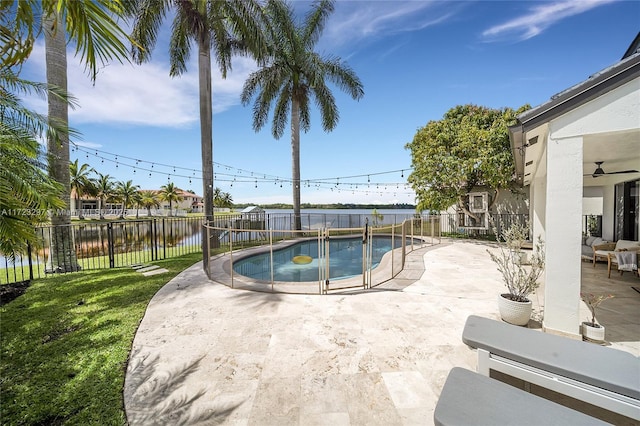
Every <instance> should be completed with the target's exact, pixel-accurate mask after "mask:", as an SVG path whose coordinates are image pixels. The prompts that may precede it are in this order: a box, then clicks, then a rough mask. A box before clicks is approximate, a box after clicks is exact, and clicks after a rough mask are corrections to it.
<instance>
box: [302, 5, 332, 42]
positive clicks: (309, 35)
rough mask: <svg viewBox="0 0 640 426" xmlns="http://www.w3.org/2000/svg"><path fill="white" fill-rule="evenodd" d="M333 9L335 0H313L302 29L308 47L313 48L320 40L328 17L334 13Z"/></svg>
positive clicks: (303, 40) (303, 38) (303, 39)
mask: <svg viewBox="0 0 640 426" xmlns="http://www.w3.org/2000/svg"><path fill="white" fill-rule="evenodd" d="M333 10H334V2H333V0H316V1H314V2H313V5H312V8H311V10H310V11H309V13H308V14H307V16H306V18H305V23H304V27H303V30H302V43H303V45H304V46H305V48H306V49H312V48H313V46H315V44H316V43H317V42H318V39H319V38H320V34H322V31H323V30H324V26H325V24H326V22H327V19H328V18H329V15H331V14H332V13H333Z"/></svg>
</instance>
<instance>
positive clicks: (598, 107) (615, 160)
mask: <svg viewBox="0 0 640 426" xmlns="http://www.w3.org/2000/svg"><path fill="white" fill-rule="evenodd" d="M639 47H640V34H639V35H638V36H636V38H635V40H634V41H633V42H632V43H631V45H630V46H629V48H628V49H627V51H626V52H625V54H624V55H623V57H622V59H621V60H620V61H618V62H617V63H615V64H613V65H611V66H610V67H608V68H605V69H603V70H602V71H599V72H597V73H595V74H593V75H592V76H590V77H589V78H588V79H586V80H584V81H582V82H580V83H578V84H576V85H575V86H573V87H570V88H568V89H566V90H564V91H563V92H560V93H558V94H556V95H554V96H552V97H551V99H550V100H549V101H547V102H545V103H544V104H542V105H539V106H537V107H535V108H533V109H531V110H529V111H526V112H524V113H522V114H520V115H519V116H518V123H517V124H516V125H514V126H512V127H511V128H510V129H509V136H510V139H511V146H512V150H513V156H514V159H515V162H516V172H517V175H518V179H519V181H520V182H521V184H522V185H523V186H524V187H528V188H529V192H530V209H529V210H530V218H531V222H532V225H533V237H534V238H537V237H538V236H540V237H541V238H542V239H543V240H544V242H545V251H546V267H545V291H544V300H545V302H544V322H543V327H544V328H545V329H546V330H550V331H552V332H557V333H560V334H567V335H572V336H578V334H579V324H580V321H581V318H580V317H579V307H580V285H581V264H580V258H581V234H582V223H583V214H585V213H590V214H591V213H594V212H595V213H598V212H600V213H601V215H602V237H603V238H604V239H606V240H610V241H615V240H619V239H625V240H635V241H637V240H638V235H639V234H640V220H639V219H640V213H639V206H640V195H639V193H640V173H639V172H638V170H640V50H639Z"/></svg>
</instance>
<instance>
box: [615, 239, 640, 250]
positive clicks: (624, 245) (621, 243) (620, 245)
mask: <svg viewBox="0 0 640 426" xmlns="http://www.w3.org/2000/svg"><path fill="white" fill-rule="evenodd" d="M631 248H632V249H637V248H640V242H638V241H629V240H618V242H617V243H616V250H622V249H631Z"/></svg>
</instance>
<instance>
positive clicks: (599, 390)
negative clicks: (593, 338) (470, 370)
mask: <svg viewBox="0 0 640 426" xmlns="http://www.w3.org/2000/svg"><path fill="white" fill-rule="evenodd" d="M462 341H463V342H464V343H466V344H467V345H468V346H470V347H472V348H477V349H478V373H480V374H482V375H484V376H487V377H488V376H489V371H490V370H495V371H499V372H502V373H504V374H507V375H509V376H513V377H516V378H519V379H522V380H524V381H525V382H528V383H533V384H536V385H538V386H541V387H544V388H547V389H551V390H553V391H555V392H558V393H561V394H564V395H568V396H570V397H572V398H575V399H578V400H581V401H584V402H586V403H588V404H592V405H595V406H598V407H602V408H604V409H606V410H609V411H613V412H615V413H619V414H621V415H623V416H626V417H630V418H632V419H634V420H638V421H640V359H638V358H637V357H635V356H633V355H632V354H630V353H627V352H623V351H619V350H616V349H612V348H606V347H603V346H598V345H595V344H592V343H586V342H582V341H578V340H572V339H569V338H565V337H560V336H555V335H552V334H546V333H541V332H539V331H535V330H530V329H527V328H523V327H517V326H514V325H510V324H506V323H503V322H500V321H495V320H491V319H487V318H482V317H478V316H475V315H472V316H470V317H469V318H467V322H466V324H465V327H464V331H463V334H462Z"/></svg>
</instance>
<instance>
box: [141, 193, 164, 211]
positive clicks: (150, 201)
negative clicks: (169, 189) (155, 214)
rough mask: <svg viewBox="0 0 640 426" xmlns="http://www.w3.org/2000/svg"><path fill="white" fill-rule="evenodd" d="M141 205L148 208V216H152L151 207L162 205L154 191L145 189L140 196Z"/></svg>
mask: <svg viewBox="0 0 640 426" xmlns="http://www.w3.org/2000/svg"><path fill="white" fill-rule="evenodd" d="M140 205H141V206H142V207H144V208H145V209H147V216H149V217H151V208H152V207H156V208H158V207H160V202H159V201H158V197H157V196H156V193H155V192H153V191H143V192H142V194H141V198H140Z"/></svg>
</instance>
